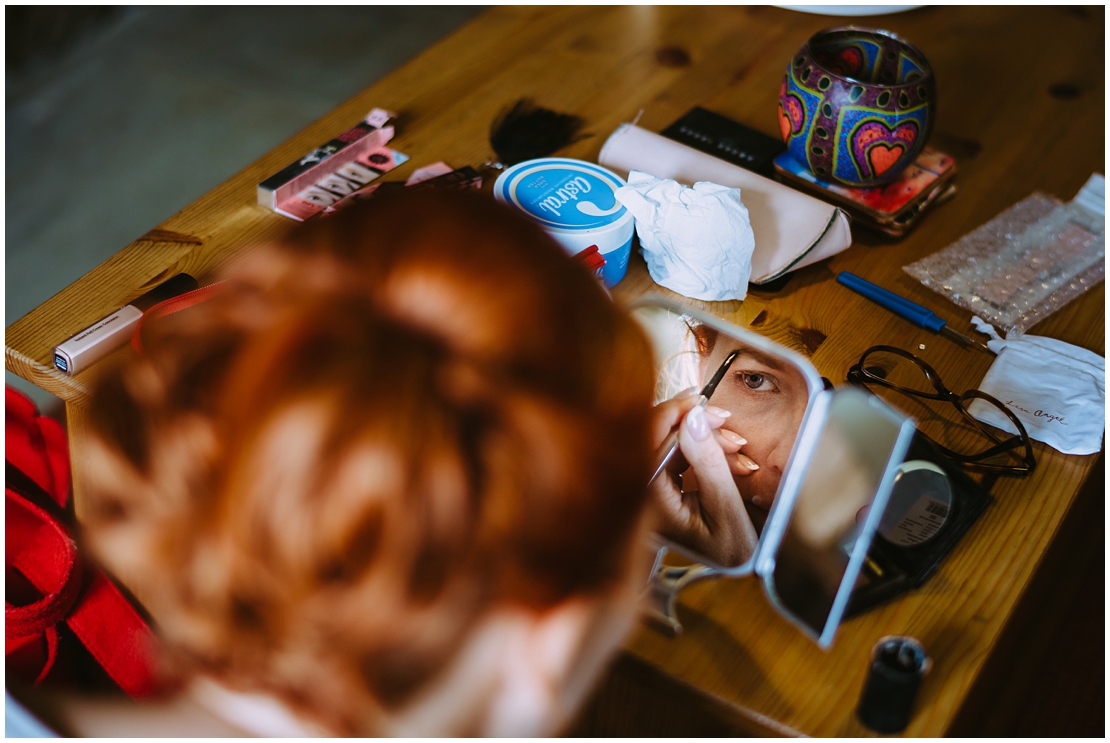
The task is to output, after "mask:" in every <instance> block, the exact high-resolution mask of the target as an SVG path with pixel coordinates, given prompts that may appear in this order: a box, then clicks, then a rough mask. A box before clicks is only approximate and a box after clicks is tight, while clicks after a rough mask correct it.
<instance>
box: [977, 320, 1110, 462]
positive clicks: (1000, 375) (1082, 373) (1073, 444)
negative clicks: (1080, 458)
mask: <svg viewBox="0 0 1110 743" xmlns="http://www.w3.org/2000/svg"><path fill="white" fill-rule="evenodd" d="M971 322H972V324H973V325H975V329H976V330H978V331H979V332H981V333H986V334H988V335H989V336H991V340H989V341H987V346H988V347H989V348H990V350H992V351H994V352H995V353H996V354H998V358H996V359H995V360H994V363H993V364H991V368H990V369H988V370H987V375H986V376H985V377H983V381H982V383H980V385H979V389H980V390H982V391H983V392H986V393H987V394H988V395H990V396H991V397H994V398H996V399H998V400H999V401H1000V402H1002V403H1004V404H1005V405H1006V407H1008V408H1010V410H1011V412H1013V413H1014V415H1016V416H1017V418H1018V420H1020V421H1021V423H1022V425H1024V426H1025V430H1026V431H1027V432H1028V433H1029V435H1030V436H1031V437H1032V438H1034V439H1036V440H1037V441H1043V442H1045V443H1046V444H1048V445H1049V446H1051V447H1052V448H1053V449H1056V450H1057V451H1060V452H1063V453H1064V454H1094V453H1095V452H1097V451H1099V450H1100V449H1101V448H1102V434H1103V431H1105V429H1106V360H1105V359H1103V358H1102V357H1101V356H1099V355H1098V354H1096V353H1094V352H1092V351H1088V350H1087V349H1085V348H1079V347H1078V346H1073V345H1071V344H1070V343H1064V342H1063V341H1059V340H1056V339H1055V338H1044V337H1041V336H1036V335H1016V336H1015V335H1013V334H1012V333H1011V334H1010V335H1009V336H1007V337H1006V338H1005V339H1003V338H1001V337H999V335H998V333H997V332H996V331H995V329H994V328H993V327H991V325H990V323H987V322H985V321H983V320H981V319H980V318H978V317H973V318H971ZM968 412H969V413H971V414H972V415H973V416H974V417H975V418H977V419H978V420H981V421H983V422H984V423H989V424H990V425H992V426H994V427H996V428H1001V429H1002V430H1004V431H1009V432H1010V433H1017V431H1015V430H1014V426H1013V424H1012V423H1010V421H1009V419H1008V418H1006V416H1004V415H1002V413H1000V412H999V411H998V410H997V409H996V408H995V407H994V406H993V405H989V404H987V403H985V402H980V401H978V400H974V401H972V403H971V405H969V406H968Z"/></svg>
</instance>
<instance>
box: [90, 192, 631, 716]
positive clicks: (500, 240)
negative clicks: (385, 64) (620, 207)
mask: <svg viewBox="0 0 1110 743" xmlns="http://www.w3.org/2000/svg"><path fill="white" fill-rule="evenodd" d="M225 278H228V279H229V281H228V283H227V284H226V288H225V289H224V290H223V291H222V292H221V293H219V294H218V295H217V296H216V297H215V298H213V299H212V300H210V301H208V302H206V303H204V304H202V305H198V306H197V307H195V308H192V309H190V310H188V311H186V312H182V313H180V314H178V315H172V316H169V317H167V318H164V319H162V320H160V321H159V322H158V323H155V324H153V325H152V326H151V327H149V328H147V329H146V332H145V334H144V344H143V345H144V350H145V352H144V354H143V355H142V356H141V357H132V358H129V359H127V360H126V361H125V362H123V363H122V364H121V366H120V367H119V368H117V369H114V370H112V371H111V372H109V373H107V374H105V375H104V376H103V377H102V379H101V380H100V381H99V383H98V385H97V387H96V389H95V392H94V395H93V401H92V408H91V414H90V420H91V424H90V426H91V431H90V433H91V437H90V438H91V441H92V447H91V456H90V458H89V461H88V467H89V468H90V469H89V472H88V481H89V483H90V485H89V488H88V508H87V509H86V511H87V512H88V514H89V515H88V518H87V526H88V533H89V535H90V539H91V541H92V544H93V546H94V547H96V548H98V550H99V552H100V554H101V555H102V556H103V558H104V560H105V561H106V563H107V564H108V565H109V567H111V568H114V569H116V570H117V571H118V572H119V574H121V575H122V576H126V577H127V579H128V581H129V582H132V583H133V584H134V585H135V586H136V587H137V588H138V590H139V593H140V594H141V595H142V597H143V598H144V600H145V601H147V602H148V603H149V605H150V606H149V608H150V609H151V611H152V613H153V615H154V617H155V620H156V622H157V623H158V628H159V633H160V635H161V637H162V638H163V640H164V645H165V655H166V658H167V663H168V664H169V667H170V668H172V669H173V671H174V672H175V673H176V674H179V675H180V676H182V677H186V678H187V677H188V676H189V675H191V674H194V673H205V674H208V675H210V676H212V677H214V678H216V679H218V680H220V681H222V682H223V683H225V684H227V685H228V686H232V687H237V688H244V689H255V690H262V691H266V692H269V693H273V694H275V695H277V696H279V697H280V698H282V699H284V700H286V701H287V702H288V703H290V704H292V705H294V706H296V707H298V708H300V709H302V710H305V711H306V712H308V713H310V714H313V715H315V716H317V717H318V718H319V719H321V720H322V721H324V722H325V723H326V724H328V725H330V726H331V727H332V729H335V730H338V731H346V732H349V733H353V732H365V731H367V730H372V729H373V719H374V714H375V712H374V711H375V709H378V708H384V709H389V708H392V707H395V706H396V705H399V704H401V703H402V702H404V701H405V700H406V699H409V698H410V697H411V696H412V694H413V693H414V692H415V691H416V690H418V689H419V688H421V687H422V685H424V684H425V683H426V682H427V681H429V680H430V679H431V678H433V677H434V676H435V674H436V673H437V672H438V671H439V670H440V669H442V668H443V667H444V666H445V664H446V663H447V662H448V661H449V660H450V658H451V656H452V653H453V651H454V650H455V649H456V648H457V646H458V645H459V644H460V641H461V639H462V638H463V637H464V636H465V635H466V632H467V630H468V628H469V627H471V626H472V624H473V623H474V622H475V620H476V618H478V617H479V616H480V615H481V613H482V612H483V611H484V610H485V609H486V608H488V607H489V606H491V605H493V604H495V603H497V602H509V603H515V604H518V605H521V606H526V607H532V608H542V607H546V606H551V605H553V604H554V603H556V602H558V601H561V600H563V599H565V598H567V597H569V596H572V595H575V594H589V593H595V592H598V591H602V590H604V589H605V588H606V587H607V586H609V585H610V584H611V583H612V582H613V581H615V580H617V578H618V576H619V574H620V571H621V569H622V564H623V560H624V559H625V557H626V555H627V554H628V551H629V545H630V540H631V539H632V538H633V536H634V533H635V527H636V525H637V524H638V522H639V519H640V516H641V514H642V512H643V509H644V506H645V502H646V489H645V482H646V477H647V473H648V469H649V460H650V442H649V434H648V419H649V415H650V407H651V402H652V388H653V379H652V367H651V353H650V349H649V347H648V345H647V342H646V340H645V339H644V337H643V335H642V334H641V332H640V331H639V329H638V328H637V327H636V326H635V324H634V323H633V321H632V320H631V319H629V317H628V316H626V315H625V314H624V313H623V312H622V311H620V310H618V309H617V308H616V307H615V306H614V305H613V303H612V302H611V301H610V299H609V298H608V297H607V296H606V295H605V292H604V291H603V290H602V289H601V287H600V286H599V285H598V284H597V282H596V281H595V280H594V279H593V277H591V276H590V275H589V273H588V272H587V271H586V270H584V269H583V268H581V267H580V266H578V265H577V264H576V263H575V262H574V261H573V260H572V259H570V258H569V257H568V256H566V255H565V254H564V252H563V251H562V250H561V249H560V248H559V247H558V246H557V245H556V244H555V243H554V242H552V241H551V239H550V238H548V237H547V236H546V235H545V234H544V233H543V232H542V230H540V229H539V228H538V227H537V226H535V225H533V224H532V223H530V222H528V221H527V220H525V219H523V218H521V217H519V216H518V215H516V214H515V213H513V212H512V211H511V210H509V209H507V208H505V207H504V206H502V205H500V204H497V203H495V202H493V201H492V200H490V199H489V198H487V197H485V196H483V195H479V194H475V193H459V192H433V191H426V192H421V193H416V194H413V193H404V194H401V195H397V196H392V195H390V196H384V195H383V196H382V197H381V198H379V199H376V200H374V201H371V202H369V203H368V204H366V205H365V206H358V207H352V208H351V209H350V210H347V211H343V212H340V213H339V214H338V215H336V216H335V217H332V218H327V219H317V220H315V221H313V222H309V223H306V224H304V225H302V226H299V227H297V228H295V229H294V230H292V231H291V232H290V233H289V234H288V235H287V236H286V237H285V238H283V239H282V240H280V241H279V242H276V243H274V244H270V245H266V246H263V247H262V248H260V249H258V250H256V251H254V252H252V253H251V254H249V255H248V256H247V257H246V258H245V259H244V260H243V261H241V262H240V263H238V264H237V265H236V266H235V267H233V269H232V270H231V271H230V272H229V273H228V274H227V276H226V277H225Z"/></svg>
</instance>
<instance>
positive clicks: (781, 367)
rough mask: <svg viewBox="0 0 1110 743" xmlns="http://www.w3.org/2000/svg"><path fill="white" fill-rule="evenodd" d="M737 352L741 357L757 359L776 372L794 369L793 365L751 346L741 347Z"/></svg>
mask: <svg viewBox="0 0 1110 743" xmlns="http://www.w3.org/2000/svg"><path fill="white" fill-rule="evenodd" d="M735 350H736V352H737V353H739V354H740V356H741V357H745V356H746V357H749V358H752V359H755V360H756V361H758V362H759V363H761V364H763V365H764V366H769V367H771V368H772V369H774V370H775V371H788V370H790V371H792V370H793V369H794V366H793V364H789V363H788V362H787V361H786V360H784V359H781V358H779V357H778V356H772V355H771V354H769V353H764V352H763V351H760V350H758V349H755V348H752V347H750V346H740V347H739V348H737V349H735ZM737 361H739V359H737Z"/></svg>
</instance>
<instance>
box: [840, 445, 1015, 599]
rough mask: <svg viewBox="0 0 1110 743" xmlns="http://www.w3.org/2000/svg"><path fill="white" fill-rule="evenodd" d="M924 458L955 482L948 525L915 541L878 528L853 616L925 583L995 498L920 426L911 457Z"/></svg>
mask: <svg viewBox="0 0 1110 743" xmlns="http://www.w3.org/2000/svg"><path fill="white" fill-rule="evenodd" d="M912 460H924V461H926V462H931V463H933V464H935V465H936V466H937V467H939V468H940V469H942V470H943V471H944V474H945V475H946V476H947V477H948V480H949V484H950V486H951V488H952V503H951V505H950V507H949V511H948V514H947V518H946V519H945V522H944V525H943V526H941V527H940V529H939V530H938V531H937V533H936V534H935V535H934V536H933V537H932V538H931V539H929V541H927V542H925V543H923V544H919V545H914V546H900V545H896V544H893V543H891V542H889V541H887V540H886V539H884V538H883V536H882V535H881V534H878V533H877V534H876V535H875V539H874V541H872V543H871V548H870V550H868V553H867V557H868V560H867V562H866V564H865V566H864V569H863V570H862V571H861V572H860V577H859V580H858V581H857V582H856V587H855V588H854V589H853V591H852V596H851V598H850V599H849V601H848V609H847V611H846V612H845V616H846V617H850V616H854V615H856V614H859V613H861V612H863V611H865V610H867V609H870V608H871V607H873V606H876V605H878V604H880V603H883V602H884V601H887V600H889V599H891V598H893V597H894V596H897V595H899V594H901V593H904V592H906V591H909V590H911V589H914V588H918V587H920V586H921V585H922V584H924V583H925V581H926V580H928V578H929V576H930V575H932V574H933V571H934V570H936V569H937V566H938V565H940V563H941V560H943V559H944V557H945V556H946V555H947V554H948V553H949V552H951V551H952V548H953V547H955V546H956V543H957V542H959V541H960V538H961V537H963V535H964V534H965V533H966V532H967V530H968V529H970V528H971V526H972V524H974V523H975V521H976V519H978V518H979V516H980V515H981V514H982V513H983V511H985V510H986V509H987V506H989V505H990V504H991V503H992V502H993V501H994V499H993V498H992V497H991V496H990V494H989V493H988V492H987V491H986V490H984V489H983V488H982V487H981V486H980V485H979V484H978V483H976V482H975V481H974V480H972V479H971V478H970V477H969V476H968V475H967V473H966V472H964V470H963V468H962V467H961V466H960V465H959V464H958V463H956V462H954V461H952V460H951V459H949V458H948V457H946V456H945V455H944V454H943V453H942V452H941V451H940V450H938V449H937V447H936V446H935V445H934V444H933V443H932V442H931V441H929V439H927V438H926V437H924V436H922V435H921V432H920V431H918V432H917V433H915V434H914V437H913V440H912V441H911V443H910V449H909V452H907V454H906V461H907V462H909V461H912Z"/></svg>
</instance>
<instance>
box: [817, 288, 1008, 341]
mask: <svg viewBox="0 0 1110 743" xmlns="http://www.w3.org/2000/svg"><path fill="white" fill-rule="evenodd" d="M836 280H837V281H838V282H839V283H841V284H843V285H844V286H846V287H848V288H849V289H851V290H852V291H854V292H856V293H857V294H862V295H863V296H865V297H867V298H868V299H870V300H871V301H873V302H875V303H876V304H878V305H880V306H882V307H886V308H887V309H888V310H890V311H891V312H893V313H894V314H896V315H898V316H900V317H904V318H906V319H907V320H909V321H910V322H912V323H914V324H915V325H919V326H921V327H923V328H925V329H926V330H931V331H933V332H934V333H940V334H941V335H943V336H944V337H946V338H948V339H950V340H953V341H955V342H956V343H958V344H960V345H961V346H963V347H964V348H967V347H968V346H974V347H975V348H978V349H979V350H981V351H986V352H987V353H990V354H993V353H994V352H993V351H991V350H990V349H989V348H987V347H986V346H985V345H984V344H982V343H980V342H979V341H977V340H974V339H972V338H968V337H967V336H966V335H962V334H961V333H957V332H956V331H955V330H952V328H950V327H948V323H947V322H946V321H945V320H941V319H940V318H939V317H937V316H936V314H935V313H934V312H933V311H932V310H930V309H926V308H925V307H922V306H921V305H919V304H914V303H913V302H911V301H910V300H908V299H906V298H905V297H899V296H898V295H897V294H895V293H894V292H889V291H887V290H886V289H884V288H882V287H881V286H875V285H874V284H872V283H871V282H870V281H867V280H866V279H861V278H860V277H859V276H856V275H855V274H853V273H848V272H847V271H841V272H840V273H839V274H838V275H837V277H836Z"/></svg>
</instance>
